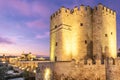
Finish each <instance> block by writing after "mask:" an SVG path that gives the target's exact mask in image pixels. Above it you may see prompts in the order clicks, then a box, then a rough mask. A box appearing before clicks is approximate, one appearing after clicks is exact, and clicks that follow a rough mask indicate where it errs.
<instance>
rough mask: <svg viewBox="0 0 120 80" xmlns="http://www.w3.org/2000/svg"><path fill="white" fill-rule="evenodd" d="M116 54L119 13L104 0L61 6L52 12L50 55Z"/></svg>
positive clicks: (77, 57) (85, 56) (61, 57)
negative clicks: (103, 1) (108, 6)
mask: <svg viewBox="0 0 120 80" xmlns="http://www.w3.org/2000/svg"><path fill="white" fill-rule="evenodd" d="M101 57H113V58H115V57H116V13H115V12H114V11H112V10H111V9H108V8H106V7H105V6H103V5H102V4H98V6H97V7H94V9H92V8H91V7H89V6H84V5H81V6H80V7H79V8H78V7H75V8H74V9H72V10H70V9H67V8H64V7H61V8H60V9H59V10H58V11H56V12H55V13H54V14H53V15H52V16H51V22H50V59H51V61H55V60H57V61H70V60H72V59H75V60H78V61H79V60H80V59H88V58H91V59H101Z"/></svg>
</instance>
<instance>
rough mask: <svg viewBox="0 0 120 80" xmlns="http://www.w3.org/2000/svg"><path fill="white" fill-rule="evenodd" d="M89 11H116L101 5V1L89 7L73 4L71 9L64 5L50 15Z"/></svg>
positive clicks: (114, 13) (52, 16)
mask: <svg viewBox="0 0 120 80" xmlns="http://www.w3.org/2000/svg"><path fill="white" fill-rule="evenodd" d="M91 11H93V13H96V12H97V13H100V12H102V13H103V14H105V13H107V15H108V14H111V15H116V12H115V11H114V10H112V9H110V8H107V7H106V6H104V5H102V4H101V3H100V4H98V5H97V6H95V7H94V8H91V7H90V6H84V5H80V6H79V7H78V6H75V7H74V8H73V9H69V8H65V7H64V6H62V7H61V8H60V9H59V10H57V11H56V12H55V13H53V14H52V15H51V19H53V18H55V17H56V16H58V15H59V16H60V15H61V14H66V13H67V14H70V15H71V14H74V13H76V12H79V14H81V13H86V12H87V13H90V12H91Z"/></svg>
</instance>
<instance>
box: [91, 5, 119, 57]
mask: <svg viewBox="0 0 120 80" xmlns="http://www.w3.org/2000/svg"><path fill="white" fill-rule="evenodd" d="M116 45H117V44H116V12H114V11H113V10H111V9H109V8H107V7H105V6H103V5H102V4H98V6H97V7H94V9H93V54H94V56H95V57H96V58H98V59H100V58H101V56H104V57H113V58H116V57H117V52H116V50H117V46H116Z"/></svg>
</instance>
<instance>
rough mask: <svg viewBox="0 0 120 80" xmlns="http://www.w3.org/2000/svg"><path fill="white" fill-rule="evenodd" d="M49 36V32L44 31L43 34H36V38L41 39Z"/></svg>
mask: <svg viewBox="0 0 120 80" xmlns="http://www.w3.org/2000/svg"><path fill="white" fill-rule="evenodd" d="M48 37H49V32H45V33H44V34H43V35H41V34H39V35H36V39H43V38H48Z"/></svg>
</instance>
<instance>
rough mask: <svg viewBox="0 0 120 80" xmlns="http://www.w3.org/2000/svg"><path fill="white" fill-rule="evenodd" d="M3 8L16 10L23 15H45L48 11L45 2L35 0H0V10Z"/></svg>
mask: <svg viewBox="0 0 120 80" xmlns="http://www.w3.org/2000/svg"><path fill="white" fill-rule="evenodd" d="M5 9H7V10H8V9H9V10H13V11H16V12H17V13H18V14H21V15H24V16H35V15H40V16H42V17H46V16H47V14H48V11H49V9H48V7H46V5H45V4H42V3H37V2H36V1H34V2H33V3H29V2H25V1H23V0H0V10H5Z"/></svg>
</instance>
